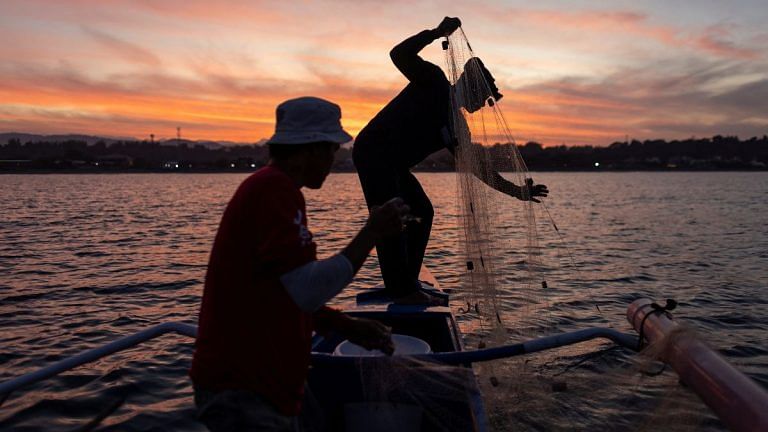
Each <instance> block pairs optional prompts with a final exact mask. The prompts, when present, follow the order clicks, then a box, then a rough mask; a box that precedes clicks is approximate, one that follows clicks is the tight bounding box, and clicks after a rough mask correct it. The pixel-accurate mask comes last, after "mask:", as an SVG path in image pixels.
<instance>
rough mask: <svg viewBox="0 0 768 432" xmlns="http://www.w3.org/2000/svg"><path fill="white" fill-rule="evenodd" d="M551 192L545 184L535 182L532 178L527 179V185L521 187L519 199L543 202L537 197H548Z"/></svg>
mask: <svg viewBox="0 0 768 432" xmlns="http://www.w3.org/2000/svg"><path fill="white" fill-rule="evenodd" d="M548 194H549V189H547V187H546V186H545V185H541V184H537V185H535V184H533V179H532V178H527V179H525V186H523V187H521V188H520V196H519V197H518V198H519V199H521V200H523V201H533V202H535V203H538V202H541V201H539V200H537V199H536V197H546V196H547V195H548Z"/></svg>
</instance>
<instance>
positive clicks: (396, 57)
mask: <svg viewBox="0 0 768 432" xmlns="http://www.w3.org/2000/svg"><path fill="white" fill-rule="evenodd" d="M460 26H461V21H460V20H459V19H458V18H449V17H445V18H444V19H443V21H442V22H441V23H440V25H439V26H437V28H434V29H432V30H424V31H421V32H419V33H417V34H415V35H413V36H411V37H409V38H408V39H406V40H404V41H402V42H400V43H399V44H397V46H395V47H394V48H392V51H390V52H389V57H390V58H391V59H392V62H393V63H394V64H395V66H397V69H398V70H399V71H400V72H402V74H403V75H405V77H406V78H408V81H411V82H418V81H422V80H424V79H430V78H431V77H432V71H433V69H434V68H436V67H437V66H435V65H433V64H432V63H430V62H428V61H426V60H424V59H423V58H421V57H419V52H421V50H423V49H424V47H426V46H427V45H429V44H431V43H432V42H434V41H435V39H437V38H439V37H441V36H448V35H450V34H451V33H453V32H454V31H456V29H457V28H459V27H460Z"/></svg>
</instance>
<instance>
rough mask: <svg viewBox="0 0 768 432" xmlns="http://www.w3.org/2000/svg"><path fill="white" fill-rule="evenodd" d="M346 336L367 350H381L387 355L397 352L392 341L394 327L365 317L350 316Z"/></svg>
mask: <svg viewBox="0 0 768 432" xmlns="http://www.w3.org/2000/svg"><path fill="white" fill-rule="evenodd" d="M350 319H351V320H352V322H350V323H349V324H347V328H346V330H345V334H344V336H345V337H346V338H347V339H349V341H350V342H352V343H354V344H357V345H360V346H361V347H363V348H365V349H367V350H374V349H377V350H380V351H382V352H383V353H385V354H387V355H392V353H393V352H395V344H394V343H393V342H392V329H390V328H389V327H387V326H385V325H384V324H382V323H380V322H378V321H374V320H370V319H365V318H350Z"/></svg>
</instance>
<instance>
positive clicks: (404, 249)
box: [355, 158, 414, 298]
mask: <svg viewBox="0 0 768 432" xmlns="http://www.w3.org/2000/svg"><path fill="white" fill-rule="evenodd" d="M372 165H373V164H368V163H365V162H362V161H360V159H359V158H356V160H355V166H356V168H357V174H358V177H359V178H360V185H361V186H362V189H363V195H364V196H365V201H366V204H367V205H368V208H369V209H370V208H372V207H374V206H378V205H382V204H384V203H385V202H387V201H389V200H390V199H392V198H395V197H398V196H401V193H400V188H399V180H398V175H397V173H396V171H395V170H394V169H392V168H391V167H388V166H372ZM376 254H377V256H378V259H379V268H380V269H381V278H382V279H383V280H384V287H385V289H386V291H387V294H388V295H389V296H390V297H392V298H399V297H403V296H405V295H408V294H409V293H411V292H413V290H414V288H413V286H412V283H410V282H409V272H408V268H409V267H408V241H407V238H406V235H405V233H400V234H399V235H394V236H391V237H388V238H385V239H382V240H380V241H379V242H378V243H376Z"/></svg>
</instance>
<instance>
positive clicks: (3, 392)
mask: <svg viewBox="0 0 768 432" xmlns="http://www.w3.org/2000/svg"><path fill="white" fill-rule="evenodd" d="M167 333H177V334H180V335H183V336H188V337H190V338H194V337H195V336H196V335H197V327H195V326H193V325H190V324H184V323H179V322H167V323H163V324H159V325H156V326H154V327H150V328H148V329H145V330H142V331H139V332H137V333H134V334H132V335H130V336H126V337H123V338H120V339H118V340H116V341H113V342H110V343H108V344H106V345H102V346H100V347H97V348H93V349H90V350H88V351H85V352H82V353H80V354H77V355H74V356H72V357H67V358H66V359H64V360H61V361H59V362H57V363H54V364H52V365H49V366H46V367H43V368H41V369H39V370H36V371H34V372H30V373H28V374H25V375H21V376H19V377H16V378H12V379H10V380H8V381H6V382H4V383H2V384H0V400H2V399H4V398H5V397H7V395H9V394H10V393H12V392H14V391H16V390H18V389H20V388H22V387H24V386H27V385H30V384H34V383H36V382H38V381H42V380H44V379H47V378H50V377H52V376H55V375H58V374H60V373H62V372H66V371H68V370H71V369H74V368H76V367H78V366H82V365H84V364H86V363H90V362H93V361H96V360H99V359H101V358H104V357H107V356H109V355H111V354H114V353H116V352H119V351H123V350H126V349H128V348H132V347H135V346H136V345H139V344H141V343H143V342H146V341H149V340H151V339H155V338H157V337H160V336H162V335H165V334H167ZM596 338H606V339H609V340H612V341H613V342H615V343H617V344H618V345H621V346H624V347H627V348H633V347H634V346H636V345H637V339H636V338H635V337H634V336H631V335H627V334H623V333H620V332H617V331H616V330H612V329H607V328H588V329H584V330H578V331H574V332H568V333H561V334H556V335H552V336H546V337H542V338H538V339H533V340H530V341H527V342H522V343H517V344H512V345H506V346H500V347H495V348H486V349H478V350H473V351H457V352H450V353H434V354H426V355H423V356H418V358H419V359H422V360H431V361H438V362H442V363H449V364H467V363H476V362H484V361H489V360H495V359H499V358H504V357H511V356H516V355H522V354H529V353H534V352H538V351H543V350H546V349H550V348H556V347H561V346H565V345H573V344H576V343H580V342H584V341H587V340H591V339H596ZM356 358H357V357H345V356H333V355H330V354H325V353H317V352H313V353H312V362H313V363H314V364H328V363H335V364H341V363H345V362H350V361H353V360H354V359H356Z"/></svg>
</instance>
